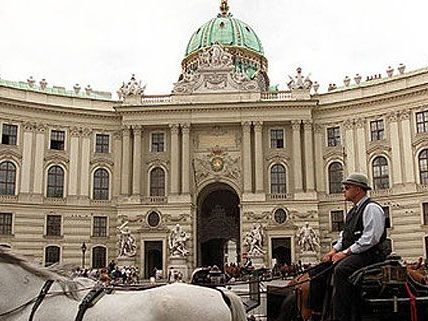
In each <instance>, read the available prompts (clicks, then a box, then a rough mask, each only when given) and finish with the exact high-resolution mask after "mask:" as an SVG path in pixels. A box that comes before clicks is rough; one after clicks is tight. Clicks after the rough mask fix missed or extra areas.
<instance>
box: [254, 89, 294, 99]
mask: <svg viewBox="0 0 428 321" xmlns="http://www.w3.org/2000/svg"><path fill="white" fill-rule="evenodd" d="M291 99H293V98H292V96H291V92H290V91H277V92H265V93H261V100H291Z"/></svg>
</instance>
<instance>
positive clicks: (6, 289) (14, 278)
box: [0, 247, 247, 321]
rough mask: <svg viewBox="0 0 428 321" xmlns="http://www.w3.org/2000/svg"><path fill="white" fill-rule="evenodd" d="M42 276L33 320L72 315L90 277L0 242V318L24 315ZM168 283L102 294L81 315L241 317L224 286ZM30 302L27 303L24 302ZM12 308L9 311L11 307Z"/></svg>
mask: <svg viewBox="0 0 428 321" xmlns="http://www.w3.org/2000/svg"><path fill="white" fill-rule="evenodd" d="M47 279H51V280H55V282H54V284H53V286H52V287H51V288H50V290H49V293H48V295H47V296H46V298H45V299H44V300H43V302H42V304H41V305H40V307H39V308H38V310H37V311H36V313H35V316H34V321H68V320H70V321H74V320H75V318H76V315H77V311H78V307H79V304H80V302H81V300H82V298H83V297H84V296H85V295H86V294H87V293H88V291H89V290H90V289H91V288H92V286H93V285H94V284H95V282H93V281H90V280H87V279H83V280H78V281H76V280H72V279H69V278H67V277H64V276H61V275H59V274H57V273H54V272H52V271H50V270H48V269H44V268H39V267H35V266H33V265H31V264H30V263H28V262H27V261H26V260H25V259H23V258H21V257H19V256H17V255H15V254H13V253H11V252H10V251H9V250H6V249H2V248H1V247H0V320H1V321H6V320H7V321H24V320H25V321H27V320H28V319H29V315H30V313H31V308H32V306H33V303H34V301H32V300H33V299H34V298H36V297H37V296H38V294H39V292H40V289H41V288H42V287H43V285H44V283H45V281H46V280H47ZM224 294H225V295H226V296H227V298H229V300H230V307H229V305H228V304H227V303H226V302H225V300H224V298H223V296H222V294H221V293H220V292H219V291H217V290H214V289H209V288H205V287H200V286H194V285H189V284H184V283H174V284H170V285H165V286H161V287H157V288H152V289H148V290H144V291H133V292H126V291H116V292H113V294H106V295H104V296H103V297H102V298H101V299H100V300H99V301H98V302H97V303H96V304H95V306H93V307H92V308H89V309H88V310H87V312H86V313H85V315H84V317H83V320H84V321H117V320H121V321H199V320H204V321H245V320H246V319H247V318H246V315H245V309H244V306H243V304H242V301H241V300H240V298H239V297H238V296H237V295H236V294H234V293H232V292H229V291H226V292H224ZM27 302H30V303H29V304H26V303H27ZM11 311H12V312H11Z"/></svg>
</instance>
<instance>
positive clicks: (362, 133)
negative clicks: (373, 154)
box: [347, 118, 367, 174]
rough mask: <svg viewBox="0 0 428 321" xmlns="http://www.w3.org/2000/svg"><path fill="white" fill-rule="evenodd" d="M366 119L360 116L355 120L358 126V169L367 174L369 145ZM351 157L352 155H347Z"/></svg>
mask: <svg viewBox="0 0 428 321" xmlns="http://www.w3.org/2000/svg"><path fill="white" fill-rule="evenodd" d="M365 124H366V122H365V119H364V118H360V119H357V120H356V121H355V126H356V128H357V135H356V138H357V150H358V160H357V162H358V166H357V168H356V170H357V171H358V172H361V173H366V174H367V154H366V151H367V147H366V130H365ZM347 159H350V157H347Z"/></svg>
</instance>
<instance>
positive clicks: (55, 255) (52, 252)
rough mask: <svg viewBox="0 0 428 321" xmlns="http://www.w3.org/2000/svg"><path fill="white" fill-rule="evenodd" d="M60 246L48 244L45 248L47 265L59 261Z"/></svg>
mask: <svg viewBox="0 0 428 321" xmlns="http://www.w3.org/2000/svg"><path fill="white" fill-rule="evenodd" d="M59 258H60V248H59V246H54V245H53V246H48V247H46V249H45V266H49V265H52V264H55V263H58V262H59Z"/></svg>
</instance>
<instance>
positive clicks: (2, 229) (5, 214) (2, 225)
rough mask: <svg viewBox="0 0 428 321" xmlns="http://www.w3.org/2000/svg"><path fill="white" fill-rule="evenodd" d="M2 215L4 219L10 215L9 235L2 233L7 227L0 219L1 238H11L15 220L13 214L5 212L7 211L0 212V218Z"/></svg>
mask: <svg viewBox="0 0 428 321" xmlns="http://www.w3.org/2000/svg"><path fill="white" fill-rule="evenodd" d="M3 215H4V216H5V217H6V216H8V215H10V233H4V232H5V231H6V229H7V226H8V225H6V224H4V223H3V219H2V222H1V223H2V224H0V235H1V236H3V237H4V236H13V235H14V232H15V231H14V223H15V222H14V219H15V215H14V213H13V212H7V211H2V212H0V216H2V217H3Z"/></svg>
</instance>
